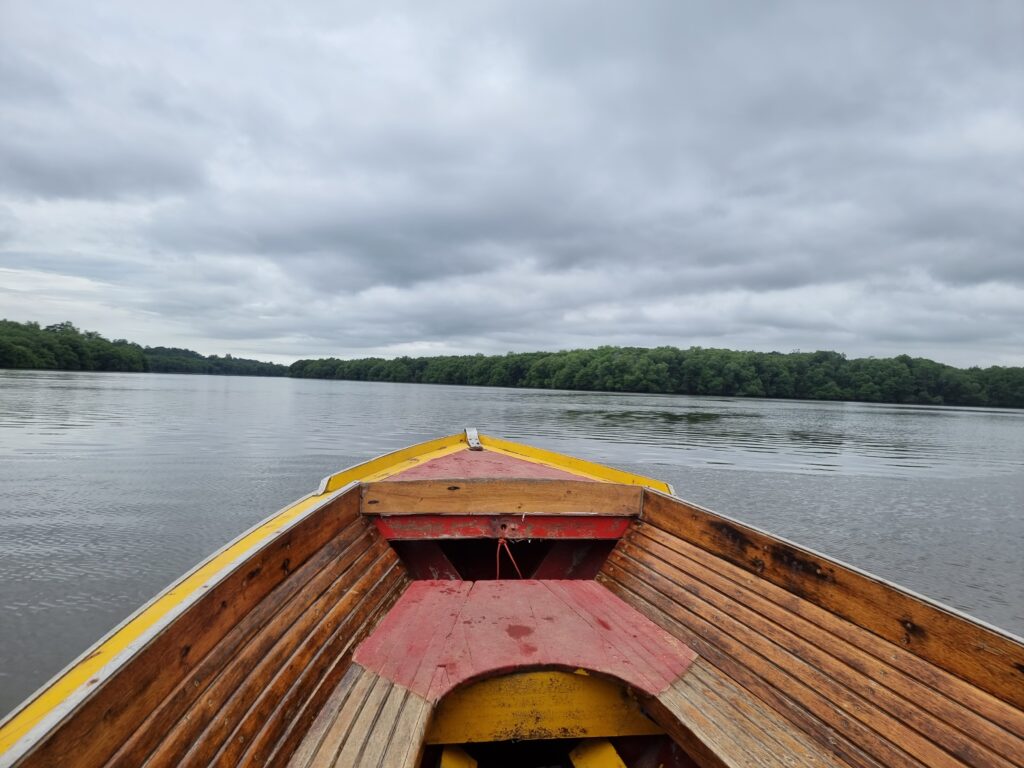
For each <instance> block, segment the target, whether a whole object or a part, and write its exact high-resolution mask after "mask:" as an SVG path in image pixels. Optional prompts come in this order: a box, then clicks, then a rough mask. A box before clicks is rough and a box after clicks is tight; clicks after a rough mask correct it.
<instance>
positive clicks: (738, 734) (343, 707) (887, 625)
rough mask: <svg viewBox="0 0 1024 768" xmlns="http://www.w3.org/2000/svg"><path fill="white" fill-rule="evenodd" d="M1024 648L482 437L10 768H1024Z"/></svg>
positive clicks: (197, 628)
mask: <svg viewBox="0 0 1024 768" xmlns="http://www.w3.org/2000/svg"><path fill="white" fill-rule="evenodd" d="M1022 708H1024V645H1022V644H1021V642H1020V640H1019V639H1017V638H1014V637H1012V636H1010V635H1007V634H1006V633H1002V632H1000V631H998V630H995V629H994V628H991V627H988V626H986V625H984V624H982V623H980V622H977V621H974V620H972V619H970V618H968V617H965V616H962V615H960V614H958V613H956V612H955V611H952V610H951V609H948V608H944V607H942V606H940V605H938V604H935V603H932V602H930V601H928V600H926V599H924V598H921V597H919V596H916V595H913V594H911V593H909V592H907V591H905V590H902V589H900V588H898V587H895V586H893V585H891V584H889V583H887V582H885V581H883V580H881V579H878V578H875V577H872V576H870V575H868V574H865V573H863V572H861V571H858V570H856V569H853V568H850V567H848V566H845V565H843V564H841V563H838V562H836V561H834V560H831V559H829V558H826V557H824V556H822V555H819V554H817V553H814V552H812V551H809V550H806V549H803V548H801V547H798V546H796V545H794V544H791V543H789V542H786V541H783V540H781V539H778V538H776V537H773V536H770V535H769V534H767V533H764V532H762V531H759V530H757V529H755V528H752V527H750V526H747V525H744V524H742V523H739V522H737V521H735V520H732V519H729V518H727V517H724V516H721V515H717V514H715V513H712V512H710V511H708V510H705V509H702V508H700V507H697V506H695V505H692V504H688V503H687V502H684V501H682V500H680V499H679V498H676V497H675V496H674V495H673V493H672V489H671V488H670V487H668V486H667V485H665V484H664V483H662V482H660V481H657V480H653V479H651V478H644V477H640V476H637V475H633V474H630V473H627V472H622V471H619V470H614V469H610V468H607V467H602V466H600V465H596V464H591V463H589V462H585V461H582V460H578V459H572V458H570V457H566V456H561V455H559V454H553V453H550V452H547V451H542V450H539V449H534V448H529V447H528V446H522V445H519V444H516V443H509V442H507V441H503V440H497V439H495V438H488V437H486V436H480V435H478V434H476V432H475V430H467V432H466V433H465V434H461V435H453V436H451V437H448V438H442V439H441V440H437V441H432V442H431V443H426V444H423V445H420V446H414V447H412V448H410V449H406V450H405V451H402V452H398V453H396V454H391V455H389V456H386V457H381V458H380V459H376V460H374V461H373V462H369V463H368V464H366V465H361V466H360V467H355V468H353V469H351V470H346V471H345V472H341V473H338V474H336V475H332V476H331V477H328V478H325V480H324V482H323V483H322V484H321V486H320V488H319V489H318V490H317V492H315V493H313V494H311V495H310V496H309V497H306V498H305V499H303V500H300V501H299V502H297V503H296V504H295V505H292V506H291V507H288V508H286V509H285V510H282V512H280V513H278V514H277V515H275V516H273V517H271V518H269V519H268V520H266V521H264V522H263V523H261V524H260V525H259V526H256V527H255V528H254V529H252V530H251V531H249V532H247V533H246V534H243V535H242V536H241V537H239V539H237V540H236V541H235V542H232V543H231V544H229V545H228V546H227V547H226V548H225V549H224V550H221V552H219V553H218V554H216V555H214V556H213V557H212V558H211V559H210V560H208V561H206V562H205V563H203V564H201V565H200V566H199V567H197V569H196V570H195V571H193V572H192V573H191V574H189V575H187V576H185V577H183V579H182V580H181V581H179V582H177V583H176V584H175V585H172V586H171V587H170V588H169V589H168V590H167V591H166V592H164V593H162V594H161V595H160V596H158V597H157V598H155V599H154V601H153V602H151V603H150V604H148V605H147V606H145V607H144V608H143V609H141V610H140V611H139V612H138V613H137V614H136V615H135V616H133V617H131V618H129V619H128V620H127V621H126V622H125V623H124V624H122V625H121V626H120V627H119V628H117V629H116V630H114V631H113V632H112V633H111V634H110V635H108V636H107V638H104V640H102V641H100V643H98V644H97V646H95V647H94V648H93V649H91V650H90V651H89V652H87V653H86V654H85V655H83V657H82V658H80V659H79V661H78V662H76V663H75V664H73V665H72V666H71V667H69V668H68V670H65V672H64V673H62V674H61V675H60V676H58V677H57V678H56V679H55V681H54V682H53V683H51V684H50V685H49V686H48V687H46V688H44V689H43V690H42V691H41V692H40V693H39V694H37V695H36V696H35V697H33V698H32V699H30V700H29V701H28V702H26V704H25V705H24V706H23V707H22V708H21V709H19V710H17V711H16V712H15V713H13V715H12V716H11V717H9V718H8V719H7V720H6V721H5V722H4V723H3V724H2V725H0V766H5V765H10V766H14V765H17V766H57V765H76V766H132V767H134V766H181V765H184V766H207V765H253V766H263V765H280V766H286V765H287V766H294V767H295V768H314V767H320V766H339V767H348V766H380V767H381V768H390V767H391V766H408V767H409V768H420V767H422V768H438V767H440V768H470V767H471V766H479V768H487V767H489V766H490V767H493V766H538V767H540V766H545V767H547V768H554V767H555V766H563V767H564V768H613V767H620V768H657V767H658V766H661V767H662V768H692V767H694V766H716V767H718V766H761V767H762V768H764V767H769V766H805V767H807V768H810V767H812V766H858V767H862V768H902V767H906V768H922V767H923V766H996V767H1002V768H1011V766H1022V765H1024V711H1022Z"/></svg>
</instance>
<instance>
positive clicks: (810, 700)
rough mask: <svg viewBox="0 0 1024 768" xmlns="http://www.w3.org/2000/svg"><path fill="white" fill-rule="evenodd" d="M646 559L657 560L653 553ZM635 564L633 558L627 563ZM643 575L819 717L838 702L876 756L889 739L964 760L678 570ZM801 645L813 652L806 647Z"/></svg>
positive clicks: (926, 757)
mask: <svg viewBox="0 0 1024 768" xmlns="http://www.w3.org/2000/svg"><path fill="white" fill-rule="evenodd" d="M612 557H613V558H614V559H615V562H616V564H618V565H623V566H625V567H630V564H629V563H626V562H624V561H623V559H622V558H623V555H621V554H619V553H618V552H617V553H615V554H613V556H612ZM651 560H652V561H654V562H655V563H656V562H657V561H655V560H654V559H653V558H652V559H651ZM636 565H637V563H636V561H634V562H633V563H632V567H636ZM643 577H644V578H645V579H646V580H647V581H649V583H650V584H651V585H652V586H654V587H655V588H657V589H658V590H659V591H662V592H663V593H668V594H671V593H672V591H676V592H677V593H679V595H678V596H677V598H676V599H677V600H678V601H679V602H680V603H682V604H684V606H685V608H684V610H686V611H687V612H688V614H689V616H690V620H689V625H690V626H691V627H693V628H694V629H697V630H698V631H699V632H701V634H702V635H703V636H704V637H706V638H708V639H709V640H711V641H712V642H715V643H716V644H717V645H718V646H719V647H721V648H723V649H728V650H730V652H731V653H732V655H733V656H734V657H735V658H737V659H738V660H740V661H741V662H742V663H744V664H746V665H747V666H748V667H749V668H750V669H751V670H752V671H754V672H755V673H756V674H758V675H760V676H761V677H763V678H765V679H769V680H772V681H777V682H776V684H777V685H779V687H783V686H785V687H786V689H787V690H789V691H791V692H792V693H793V695H794V698H796V699H797V700H801V701H803V702H806V704H807V706H808V709H811V710H812V711H814V712H815V714H817V715H818V716H819V717H832V716H833V714H834V709H833V708H838V710H839V712H840V713H841V716H840V718H839V719H838V720H837V723H838V724H841V725H843V726H844V727H846V728H847V729H850V730H851V731H852V729H851V728H850V726H851V725H852V724H853V723H855V722H857V721H859V722H860V724H862V726H863V727H862V728H861V733H862V734H864V736H862V739H863V740H862V741H860V744H861V746H862V747H864V748H865V749H868V750H872V751H875V752H876V753H878V754H879V757H881V756H882V755H881V753H882V752H887V751H889V749H890V747H891V746H893V745H899V748H900V749H902V750H905V751H906V752H907V753H909V755H913V756H914V757H916V758H919V759H920V760H921V762H923V763H925V764H926V765H929V766H949V767H950V768H953V767H954V766H960V765H963V763H962V762H961V761H959V760H957V759H955V758H953V757H952V756H951V755H949V754H947V753H946V752H945V751H944V750H942V749H941V748H939V747H937V746H936V745H935V744H934V743H933V742H931V741H930V740H929V739H928V738H926V737H924V736H922V735H920V734H919V733H917V732H916V731H915V730H913V729H911V728H909V727H907V725H906V724H905V723H903V722H902V721H901V720H900V719H899V718H898V717H896V716H894V715H893V714H892V713H890V712H888V711H886V710H885V709H883V708H881V707H879V706H877V705H876V704H875V703H874V702H873V701H871V700H869V699H868V698H865V697H864V696H862V695H858V694H857V693H856V692H854V691H851V690H850V689H848V688H846V687H844V686H843V685H841V684H840V683H839V682H838V681H837V680H836V679H835V677H833V674H830V673H825V672H823V671H822V670H820V669H818V668H817V667H815V666H813V665H812V664H810V663H808V662H807V661H806V660H805V659H803V658H801V656H800V655H798V654H797V653H794V652H793V651H791V650H789V649H787V648H785V647H783V646H780V645H779V644H777V643H776V642H774V641H773V640H772V639H770V638H767V637H765V636H764V635H762V634H761V633H760V632H759V631H758V629H757V628H751V627H747V626H746V625H744V624H743V623H742V622H740V621H739V620H737V619H736V618H735V617H734V616H731V615H729V614H728V613H726V612H725V611H724V610H722V609H720V608H718V607H717V606H715V605H714V604H713V603H710V602H708V601H707V600H705V599H704V597H703V594H702V593H701V591H700V589H699V588H698V587H697V586H696V585H695V584H694V583H693V582H692V581H689V580H686V579H685V578H680V577H679V576H678V574H672V576H671V577H670V576H667V575H666V574H665V573H663V572H662V569H661V568H658V567H653V568H649V569H648V570H643ZM737 610H738V609H737ZM803 650H805V651H806V652H807V653H811V652H812V649H811V648H809V647H807V648H805V649H803ZM811 694H814V696H812V695H811ZM826 703H827V706H825V704H826ZM835 724H836V723H834V724H833V725H835ZM872 732H873V733H872Z"/></svg>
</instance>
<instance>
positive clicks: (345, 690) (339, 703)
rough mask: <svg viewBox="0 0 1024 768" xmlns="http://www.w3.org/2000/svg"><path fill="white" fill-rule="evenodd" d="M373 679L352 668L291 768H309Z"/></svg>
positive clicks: (292, 757) (319, 717)
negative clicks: (332, 730)
mask: <svg viewBox="0 0 1024 768" xmlns="http://www.w3.org/2000/svg"><path fill="white" fill-rule="evenodd" d="M372 677H373V676H372V674H371V675H368V674H366V670H364V669H363V668H362V667H360V666H359V665H358V664H349V665H348V669H347V670H346V671H345V674H344V676H342V678H341V682H340V683H338V686H337V687H336V688H335V689H334V691H333V692H332V693H331V695H330V697H328V699H327V701H326V702H325V703H324V706H323V708H322V709H321V710H320V714H319V715H317V716H316V719H315V720H314V721H313V723H312V725H310V727H309V729H308V730H307V731H306V735H305V736H304V737H303V739H302V743H301V744H300V745H299V747H298V748H297V749H296V750H295V752H294V753H292V756H291V758H290V759H289V760H288V765H289V766H290V768H309V766H310V765H311V764H312V762H313V759H314V758H315V757H316V755H317V753H318V752H319V751H320V748H321V747H322V746H323V744H324V742H325V740H326V739H327V735H328V734H329V733H330V731H331V729H332V727H333V726H334V725H335V724H336V723H337V722H338V720H339V718H340V716H341V713H342V711H343V710H344V708H345V705H346V704H348V702H349V701H350V700H358V699H359V697H361V696H362V691H363V688H365V687H367V686H368V685H369V682H370V680H371V679H372Z"/></svg>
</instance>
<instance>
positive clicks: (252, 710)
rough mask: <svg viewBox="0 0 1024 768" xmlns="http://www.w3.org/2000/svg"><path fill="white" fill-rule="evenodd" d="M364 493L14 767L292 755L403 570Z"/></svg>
mask: <svg viewBox="0 0 1024 768" xmlns="http://www.w3.org/2000/svg"><path fill="white" fill-rule="evenodd" d="M358 509H359V498H358V491H357V490H353V492H351V493H349V494H347V495H344V496H342V497H339V498H338V499H337V500H335V501H334V502H333V503H332V504H331V505H330V506H328V507H326V508H324V509H322V510H319V511H318V512H317V513H315V514H314V515H312V516H311V517H310V518H309V519H307V520H304V521H302V522H301V523H299V524H298V525H297V526H296V527H295V528H294V529H293V530H292V531H290V532H289V533H287V534H285V535H283V536H282V537H280V538H278V539H275V540H273V541H272V542H270V543H269V544H268V546H267V547H265V548H264V549H263V550H262V551H260V552H258V553H256V554H255V555H254V556H253V557H252V558H250V560H249V561H247V562H245V563H243V564H242V565H241V566H239V567H238V568H237V569H236V570H235V571H233V572H232V573H230V574H228V575H227V576H226V577H225V578H224V579H223V580H221V581H220V582H219V583H217V584H216V585H214V586H213V587H212V588H211V589H210V591H209V592H208V593H207V594H206V595H205V596H203V597H202V598H201V599H200V600H199V601H198V602H197V603H196V604H195V605H193V606H192V607H191V608H190V609H189V611H188V612H186V613H185V614H184V615H182V616H181V617H180V618H179V619H178V621H176V622H175V623H173V624H171V625H170V626H168V627H167V628H166V629H165V630H163V631H162V633H161V634H159V635H157V636H156V637H155V638H154V639H153V640H152V641H151V642H150V643H149V645H148V646H146V647H145V648H143V649H142V650H140V651H139V652H138V653H137V654H136V655H135V656H134V657H133V658H132V659H131V660H129V661H128V662H127V663H126V664H125V665H123V666H122V667H121V668H120V669H119V670H118V671H117V672H116V673H115V674H113V675H112V676H111V677H110V678H109V679H107V680H106V681H104V683H103V684H102V685H100V686H99V687H98V688H97V690H96V691H95V692H94V693H93V694H92V696H91V697H90V698H88V699H87V700H86V701H85V702H84V703H83V705H82V706H80V707H79V708H78V709H77V710H76V711H75V712H73V713H71V715H69V717H68V718H67V719H66V720H65V722H64V723H63V724H61V725H60V726H59V727H58V728H56V729H54V730H53V731H51V733H50V734H49V736H48V738H46V739H45V740H44V741H42V742H41V743H40V744H39V745H37V747H36V748H35V749H34V751H32V752H30V753H29V754H28V755H27V756H25V757H24V758H23V759H22V760H21V762H19V763H17V765H19V766H57V765H61V766H62V765H75V766H101V765H109V766H141V765H146V766H171V765H175V766H177V765H186V766H188V765H191V766H198V765H272V764H283V763H284V762H285V761H286V760H287V759H288V757H290V754H291V752H292V751H293V750H294V749H295V748H296V747H297V746H298V743H299V741H300V740H301V736H302V735H303V734H304V731H305V730H306V728H307V727H308V725H309V724H310V723H311V722H312V721H313V719H314V718H315V716H316V714H317V713H318V712H319V710H320V707H321V705H322V704H323V702H324V701H325V700H326V698H327V696H328V695H329V694H330V692H331V691H332V690H333V689H334V687H335V685H336V683H337V682H338V680H339V679H340V678H341V675H342V674H343V673H344V671H345V668H346V667H347V665H348V662H349V659H350V656H351V650H352V648H353V647H354V645H355V643H357V642H358V641H359V640H361V639H362V637H363V636H364V635H365V634H366V633H367V632H368V631H369V629H370V628H372V626H373V625H374V624H375V623H376V622H377V621H378V620H379V618H380V616H381V615H382V613H383V612H385V611H386V610H387V608H388V607H390V605H391V603H393V602H394V600H395V599H397V597H398V595H399V594H400V593H401V591H402V589H404V587H405V586H406V585H407V583H408V578H407V576H406V574H405V571H404V568H403V567H402V566H401V564H400V563H399V561H398V559H397V557H396V555H395V553H394V551H393V550H392V549H391V548H390V547H388V545H387V543H386V542H385V541H384V540H383V539H382V538H381V537H380V535H379V534H378V533H377V532H376V530H375V529H374V528H373V526H372V525H370V524H369V522H368V521H367V520H366V519H365V518H362V517H361V516H359V514H358Z"/></svg>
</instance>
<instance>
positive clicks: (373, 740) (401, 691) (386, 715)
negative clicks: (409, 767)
mask: <svg viewBox="0 0 1024 768" xmlns="http://www.w3.org/2000/svg"><path fill="white" fill-rule="evenodd" d="M408 696H409V691H408V689H406V688H403V687H402V686H400V685H392V686H391V690H390V691H388V695H387V698H386V699H385V700H384V703H383V704H381V708H380V711H379V712H378V713H377V719H376V721H375V722H374V724H373V728H372V730H371V731H370V732H369V733H368V734H367V736H366V740H365V743H364V744H363V751H362V754H361V755H360V756H359V765H361V766H366V768H370V767H371V766H372V768H378V767H379V766H381V765H382V763H381V760H382V759H383V757H384V753H385V752H386V751H387V748H388V745H389V744H390V743H391V738H392V736H393V734H394V731H395V726H396V725H397V724H398V719H399V717H400V716H401V714H402V709H403V707H404V706H405V700H406V698H407V697H408Z"/></svg>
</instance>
